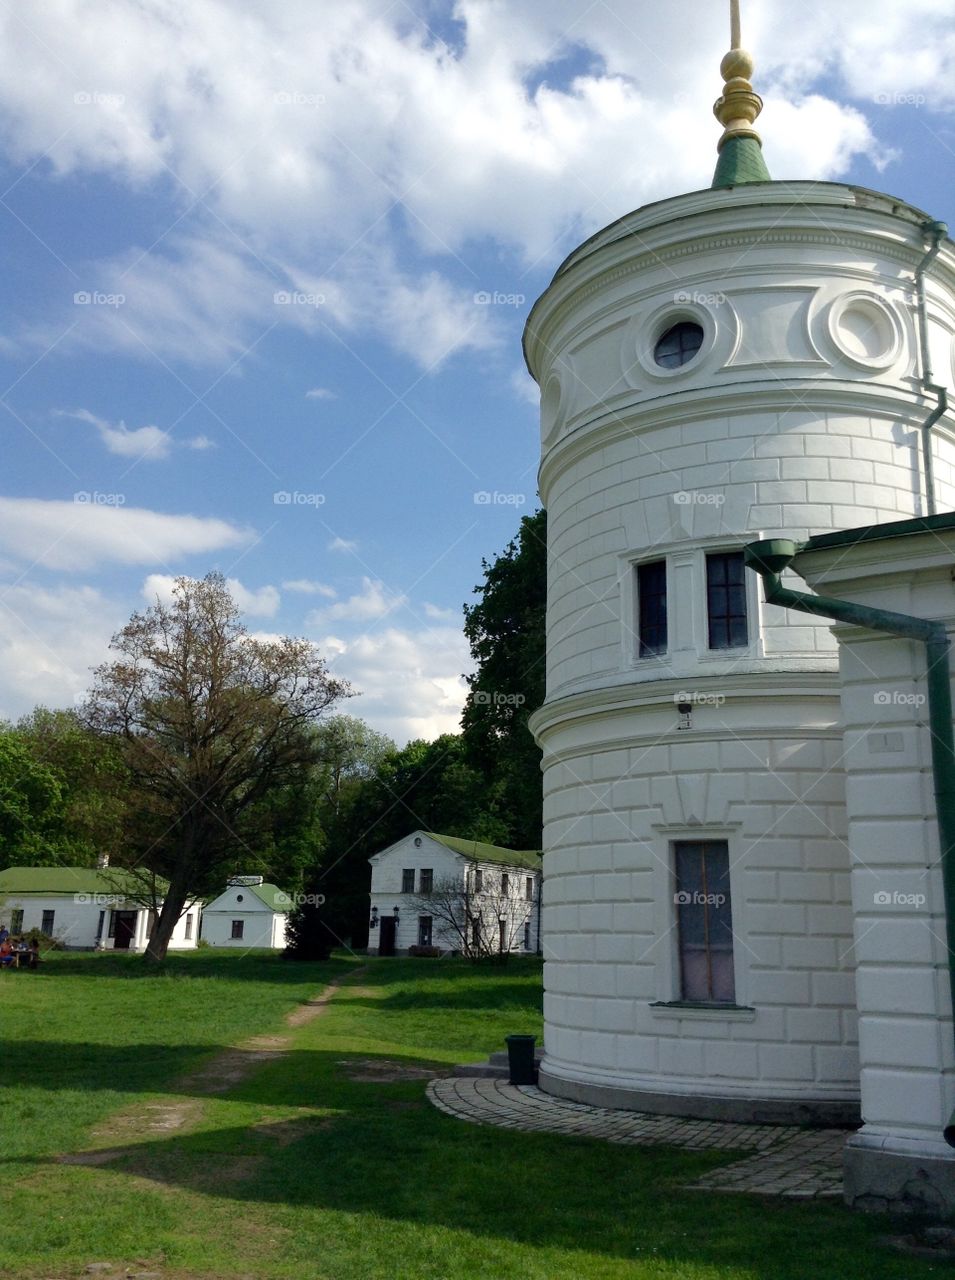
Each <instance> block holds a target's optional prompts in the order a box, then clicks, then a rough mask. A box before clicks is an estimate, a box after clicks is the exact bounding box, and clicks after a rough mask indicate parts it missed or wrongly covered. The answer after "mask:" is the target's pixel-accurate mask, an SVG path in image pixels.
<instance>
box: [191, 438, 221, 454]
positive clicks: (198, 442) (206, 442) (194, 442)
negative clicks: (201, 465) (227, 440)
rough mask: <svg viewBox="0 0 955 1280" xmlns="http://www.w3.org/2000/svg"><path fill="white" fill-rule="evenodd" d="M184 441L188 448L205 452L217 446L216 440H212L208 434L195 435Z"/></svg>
mask: <svg viewBox="0 0 955 1280" xmlns="http://www.w3.org/2000/svg"><path fill="white" fill-rule="evenodd" d="M184 443H185V446H186V448H187V449H195V450H196V451H197V452H199V453H204V452H205V451H206V450H207V449H214V448H215V447H216V442H215V441H214V440H210V439H209V437H208V436H193V437H192V439H190V440H186V441H185V442H184Z"/></svg>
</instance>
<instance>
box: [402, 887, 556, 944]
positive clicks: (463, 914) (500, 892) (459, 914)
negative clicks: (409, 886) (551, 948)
mask: <svg viewBox="0 0 955 1280" xmlns="http://www.w3.org/2000/svg"><path fill="white" fill-rule="evenodd" d="M521 883H523V879H522V878H520V879H519V880H518V888H519V886H520V884H521ZM507 885H508V882H507V881H506V880H504V879H503V877H502V876H501V875H500V874H499V873H498V872H496V871H495V870H492V869H491V868H489V867H484V868H477V867H473V866H470V865H469V866H467V867H466V868H465V869H464V874H463V875H462V876H448V877H446V878H444V879H442V880H440V881H438V882H437V883H436V884H435V885H434V886H433V888H432V890H431V892H430V893H420V894H418V895H417V896H416V897H414V898H412V899H411V901H410V906H411V910H412V911H413V912H414V913H415V914H417V915H419V916H430V917H431V920H432V940H433V941H434V942H435V945H438V946H441V945H444V946H445V947H447V948H449V949H450V950H452V951H460V953H461V954H462V955H463V956H466V957H467V958H468V959H469V960H487V959H491V958H493V959H496V960H499V961H500V962H501V963H502V964H503V963H504V962H505V961H506V960H507V957H508V954H509V953H510V952H511V950H513V949H515V948H520V947H521V945H522V943H523V939H524V926H525V925H526V924H528V923H529V922H530V919H531V913H532V911H533V910H534V909H535V907H536V899H534V900H530V899H525V898H523V897H521V896H518V894H516V893H514V892H511V891H510V889H509V887H505V886H507Z"/></svg>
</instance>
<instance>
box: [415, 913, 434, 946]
mask: <svg viewBox="0 0 955 1280" xmlns="http://www.w3.org/2000/svg"><path fill="white" fill-rule="evenodd" d="M432 924H433V921H432V918H431V916H418V946H419V947H430V946H431V932H432Z"/></svg>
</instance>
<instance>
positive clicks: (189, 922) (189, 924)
mask: <svg viewBox="0 0 955 1280" xmlns="http://www.w3.org/2000/svg"><path fill="white" fill-rule="evenodd" d="M194 919H195V917H194V916H193V915H192V914H191V913H190V914H189V915H187V916H186V941H187V942H191V941H192V923H193V920H194Z"/></svg>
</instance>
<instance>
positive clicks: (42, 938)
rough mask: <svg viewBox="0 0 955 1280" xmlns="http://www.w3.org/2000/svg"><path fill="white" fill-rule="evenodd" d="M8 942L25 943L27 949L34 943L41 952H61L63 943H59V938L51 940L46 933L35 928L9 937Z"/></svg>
mask: <svg viewBox="0 0 955 1280" xmlns="http://www.w3.org/2000/svg"><path fill="white" fill-rule="evenodd" d="M10 941H11V942H25V943H26V944H27V946H28V947H32V946H33V944H34V942H35V943H36V944H37V946H38V947H39V948H40V951H41V952H43V951H62V950H63V943H62V942H60V940H59V938H51V937H50V935H49V934H48V933H43V932H42V931H41V930H40V929H37V928H36V927H35V926H34V928H32V929H27V931H26V932H25V933H20V934H17V936H16V937H11V939H10Z"/></svg>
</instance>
